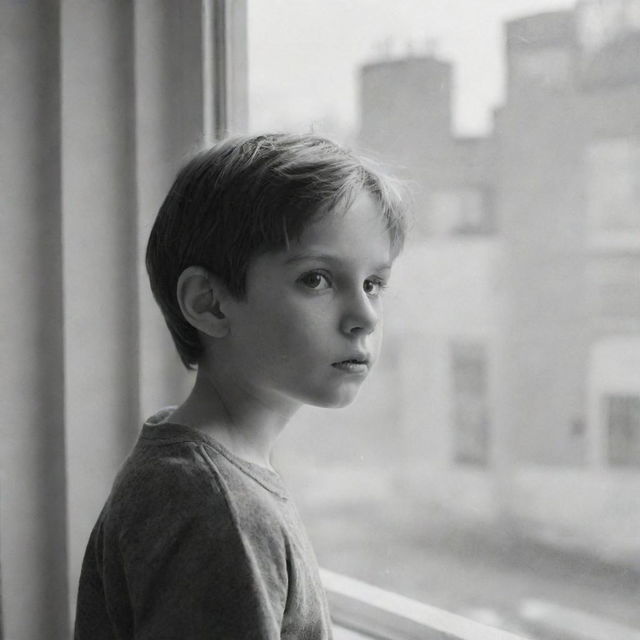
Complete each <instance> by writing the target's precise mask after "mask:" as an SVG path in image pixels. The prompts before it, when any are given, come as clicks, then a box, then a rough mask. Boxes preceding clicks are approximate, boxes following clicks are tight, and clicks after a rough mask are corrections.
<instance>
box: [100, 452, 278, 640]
mask: <svg viewBox="0 0 640 640" xmlns="http://www.w3.org/2000/svg"><path fill="white" fill-rule="evenodd" d="M161 471H162V473H161V474H157V473H156V475H155V478H156V485H155V487H154V492H153V495H151V496H150V495H149V492H148V491H145V495H144V497H143V496H140V499H139V500H136V499H133V500H131V501H130V502H129V504H130V505H131V504H133V503H136V504H135V506H136V509H135V514H134V513H132V512H131V510H129V511H130V514H129V516H128V518H129V519H130V521H129V522H124V523H123V522H122V521H120V522H119V524H120V531H119V533H118V535H117V539H118V542H117V546H118V547H119V550H118V553H117V554H112V557H111V558H110V560H111V567H112V568H114V569H115V571H116V572H118V573H119V572H120V571H122V572H123V573H124V576H123V577H124V583H125V584H126V585H127V590H128V601H129V603H130V606H131V618H132V619H131V625H132V637H134V638H135V639H136V640H152V639H153V640H160V639H163V638H167V639H169V638H184V639H185V640H199V639H202V640H204V639H205V638H206V639H207V640H212V639H214V638H224V639H225V640H227V639H228V640H233V639H235V638H238V639H242V640H251V639H253V638H256V639H258V638H259V639H260V640H271V639H274V640H275V639H276V638H278V639H279V638H280V630H281V625H282V617H283V613H284V608H285V605H286V597H287V572H286V559H285V557H284V553H281V551H280V549H279V548H278V544H277V543H276V542H274V536H273V534H272V536H271V539H269V536H266V537H265V536H260V535H256V534H255V533H256V531H257V530H260V523H258V524H257V525H256V527H255V528H252V527H250V528H249V530H248V531H247V530H245V529H246V528H245V527H244V526H243V527H239V526H238V517H237V513H236V505H235V504H234V503H233V502H231V500H230V497H229V495H228V494H227V492H226V491H225V489H224V486H223V484H222V482H221V480H220V478H219V477H218V476H217V475H216V473H215V472H214V470H211V469H205V470H204V471H203V468H202V467H197V466H196V467H188V468H185V467H184V465H179V464H177V465H174V466H173V467H172V466H171V465H169V466H168V467H167V468H163V469H162V470H161ZM240 500H242V496H240ZM123 524H125V525H126V526H124V527H123V526H122V525H123ZM252 529H253V530H252ZM263 529H264V527H263ZM114 556H115V557H114ZM105 560H107V558H105ZM103 575H104V581H105V592H106V593H105V595H106V597H107V600H109V599H110V598H118V594H117V593H110V591H109V589H110V580H109V578H110V572H109V565H108V562H105V566H104V574H103ZM122 582H123V581H122V580H121V579H120V580H114V581H113V584H114V585H121V584H122Z"/></svg>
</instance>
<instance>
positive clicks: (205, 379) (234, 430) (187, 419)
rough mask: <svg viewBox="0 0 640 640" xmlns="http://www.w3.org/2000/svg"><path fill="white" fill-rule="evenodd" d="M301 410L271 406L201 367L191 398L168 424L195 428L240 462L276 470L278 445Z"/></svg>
mask: <svg viewBox="0 0 640 640" xmlns="http://www.w3.org/2000/svg"><path fill="white" fill-rule="evenodd" d="M299 406H300V405H293V404H291V403H286V404H285V403H274V402H268V401H267V400H266V399H265V398H260V397H257V395H256V394H254V393H252V392H251V390H249V389H245V388H243V387H242V385H241V384H238V382H237V381H236V380H233V379H232V377H231V376H229V375H228V374H224V375H223V374H217V373H216V372H215V371H210V370H206V369H205V368H203V367H200V368H199V369H198V373H197V375H196V382H195V384H194V386H193V389H192V391H191V394H190V395H189V397H188V398H187V399H186V400H185V401H184V402H183V403H182V404H181V405H180V406H179V407H178V408H177V409H176V410H175V411H174V412H173V413H172V414H171V416H169V418H168V421H170V422H174V423H178V424H184V425H187V426H190V427H194V428H196V429H198V430H199V431H202V432H203V433H205V434H207V435H208V436H211V437H212V438H213V439H215V440H216V441H217V442H219V443H220V444H221V445H223V446H224V447H225V448H227V449H228V450H229V451H230V452H231V453H233V454H234V455H236V456H238V457H239V458H241V459H244V460H246V461H247V462H251V463H253V464H258V465H260V466H263V467H266V468H268V469H272V467H271V462H270V460H271V452H272V449H273V446H274V444H275V441H276V440H277V438H278V436H279V435H280V433H281V431H282V429H284V427H285V426H286V424H287V422H288V421H289V419H290V418H291V417H292V415H293V414H294V413H295V412H296V411H297V409H298V408H299Z"/></svg>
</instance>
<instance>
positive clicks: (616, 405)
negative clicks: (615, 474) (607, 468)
mask: <svg viewBox="0 0 640 640" xmlns="http://www.w3.org/2000/svg"><path fill="white" fill-rule="evenodd" d="M605 402H606V412H607V415H606V420H607V428H608V433H609V463H610V464H611V465H614V466H640V395H630V394H625V395H622V394H620V395H609V396H607V397H606V400H605Z"/></svg>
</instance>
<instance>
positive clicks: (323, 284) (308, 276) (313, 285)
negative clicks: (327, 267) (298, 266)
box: [299, 271, 331, 291]
mask: <svg viewBox="0 0 640 640" xmlns="http://www.w3.org/2000/svg"><path fill="white" fill-rule="evenodd" d="M299 281H300V282H302V284H303V285H304V286H305V287H307V288H309V289H314V290H315V291H321V290H322V289H328V288H329V287H330V286H331V283H330V282H329V279H328V278H327V277H326V276H325V275H323V274H322V273H318V272H317V271H310V272H309V273H305V274H304V275H303V276H302V277H301V278H300V280H299Z"/></svg>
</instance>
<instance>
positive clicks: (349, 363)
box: [331, 357, 369, 373]
mask: <svg viewBox="0 0 640 640" xmlns="http://www.w3.org/2000/svg"><path fill="white" fill-rule="evenodd" d="M331 366H332V367H334V368H335V369H339V370H340V371H345V372H347V373H366V372H367V371H368V369H369V360H368V358H365V357H362V358H361V357H356V358H348V359H347V360H341V361H340V362H334V363H333V364H332V365H331Z"/></svg>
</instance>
